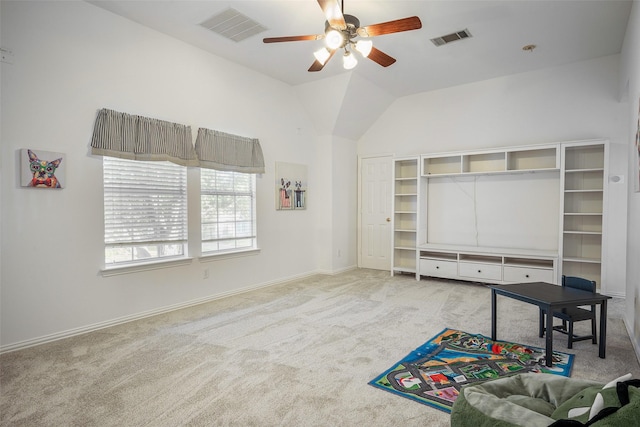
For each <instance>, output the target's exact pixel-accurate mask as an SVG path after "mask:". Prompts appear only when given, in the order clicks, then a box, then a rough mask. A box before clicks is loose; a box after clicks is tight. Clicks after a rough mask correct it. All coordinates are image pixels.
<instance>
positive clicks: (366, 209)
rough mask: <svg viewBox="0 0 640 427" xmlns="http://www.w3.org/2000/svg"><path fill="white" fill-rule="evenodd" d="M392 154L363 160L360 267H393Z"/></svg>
mask: <svg viewBox="0 0 640 427" xmlns="http://www.w3.org/2000/svg"><path fill="white" fill-rule="evenodd" d="M391 165H392V162H391V157H390V156H385V157H372V158H366V159H362V160H361V162H360V267H361V268H372V269H376V270H390V269H391V183H392V179H391V178H392V177H391Z"/></svg>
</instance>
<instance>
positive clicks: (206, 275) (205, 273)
mask: <svg viewBox="0 0 640 427" xmlns="http://www.w3.org/2000/svg"><path fill="white" fill-rule="evenodd" d="M202 278H203V279H208V278H209V269H208V268H205V269H204V271H203V272H202Z"/></svg>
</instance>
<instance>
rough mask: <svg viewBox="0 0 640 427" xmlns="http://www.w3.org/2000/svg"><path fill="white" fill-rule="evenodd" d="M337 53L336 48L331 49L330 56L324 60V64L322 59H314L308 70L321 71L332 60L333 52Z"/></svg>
mask: <svg viewBox="0 0 640 427" xmlns="http://www.w3.org/2000/svg"><path fill="white" fill-rule="evenodd" d="M334 53H336V49H334V50H330V51H329V57H328V58H327V60H326V61H324V64H322V63H321V62H320V61H318V60H317V59H316V60H315V61H314V63H313V64H311V67H309V70H308V71H311V72H313V71H320V70H322V69H323V68H324V66H325V65H327V63H328V62H329V61H330V60H331V57H332V56H333V54H334Z"/></svg>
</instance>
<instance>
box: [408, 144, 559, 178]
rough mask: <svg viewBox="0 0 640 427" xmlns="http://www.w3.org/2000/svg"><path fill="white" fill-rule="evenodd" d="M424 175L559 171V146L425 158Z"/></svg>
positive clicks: (423, 161)
mask: <svg viewBox="0 0 640 427" xmlns="http://www.w3.org/2000/svg"><path fill="white" fill-rule="evenodd" d="M421 164H422V171H421V174H422V176H426V177H433V176H442V175H473V174H493V173H498V174H499V173H517V172H535V171H540V170H559V155H558V146H557V145H553V146H541V147H535V148H528V149H513V148H512V149H504V150H492V151H483V152H477V153H454V154H451V155H424V156H422V157H421Z"/></svg>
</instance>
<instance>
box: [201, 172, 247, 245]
mask: <svg viewBox="0 0 640 427" xmlns="http://www.w3.org/2000/svg"><path fill="white" fill-rule="evenodd" d="M200 173H201V175H200V201H201V204H200V205H201V222H202V253H203V254H211V253H216V252H229V251H238V250H248V249H256V247H257V242H256V203H255V200H256V197H255V195H256V178H255V175H254V174H247V173H240V172H228V171H218V170H213V169H201V170H200Z"/></svg>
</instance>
